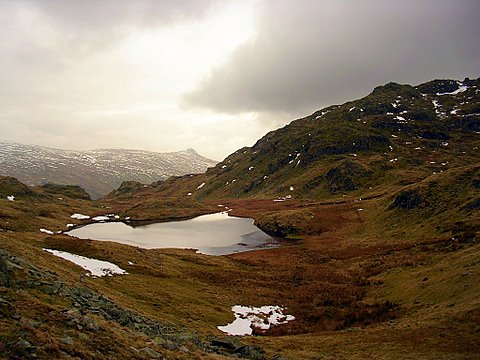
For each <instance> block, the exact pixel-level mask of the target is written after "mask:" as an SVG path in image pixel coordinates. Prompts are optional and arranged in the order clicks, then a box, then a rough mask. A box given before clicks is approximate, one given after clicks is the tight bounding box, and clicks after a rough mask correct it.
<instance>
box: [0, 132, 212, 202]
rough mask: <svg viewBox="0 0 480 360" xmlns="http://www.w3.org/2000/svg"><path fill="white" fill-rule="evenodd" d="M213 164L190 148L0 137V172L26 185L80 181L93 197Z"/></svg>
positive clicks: (73, 183) (74, 183)
mask: <svg viewBox="0 0 480 360" xmlns="http://www.w3.org/2000/svg"><path fill="white" fill-rule="evenodd" d="M215 164H216V162H215V161H213V160H210V159H207V158H205V157H203V156H201V155H199V154H197V153H196V152H195V150H193V149H188V150H185V151H178V152H171V153H155V152H149V151H141V150H123V149H106V150H104V149H101V150H91V151H72V150H60V149H52V148H47V147H42V146H36V145H24V144H19V143H15V142H9V141H1V140H0V175H5V176H13V177H16V178H17V179H18V180H20V181H22V182H24V183H26V184H28V185H41V184H45V183H49V182H50V183H58V184H68V185H80V186H81V187H83V188H84V189H85V190H87V192H89V193H90V195H92V196H93V197H99V196H101V195H105V194H107V193H108V192H110V191H111V190H113V189H116V188H118V186H120V184H121V183H122V182H123V181H128V180H134V181H139V182H142V183H151V182H154V181H158V180H164V179H166V178H168V177H170V176H172V175H185V174H190V173H202V172H204V171H205V170H206V169H207V168H208V167H211V166H214V165H215Z"/></svg>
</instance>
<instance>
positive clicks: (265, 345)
mask: <svg viewBox="0 0 480 360" xmlns="http://www.w3.org/2000/svg"><path fill="white" fill-rule="evenodd" d="M478 86H479V80H464V81H453V80H436V81H432V82H428V83H425V84H421V85H418V86H410V85H399V84H393V83H391V84H387V85H384V86H380V87H377V88H376V89H374V91H373V92H372V93H371V94H369V95H368V96H366V97H365V98H362V99H359V100H355V101H352V102H348V103H346V104H343V105H336V106H331V107H328V108H326V109H322V110H319V111H317V112H315V113H314V114H312V115H310V116H307V117H305V118H302V119H298V120H295V121H292V122H291V123H290V124H289V125H287V126H285V127H283V128H282V129H278V130H276V131H272V132H270V133H268V134H267V135H265V136H264V137H263V138H262V139H260V140H259V141H258V142H257V143H256V144H255V145H254V146H253V147H251V148H243V149H241V150H239V151H237V152H235V153H234V154H232V155H230V156H229V157H227V158H226V159H225V160H224V161H222V162H221V163H219V164H218V165H216V166H215V167H214V168H211V169H209V170H208V171H207V172H206V173H204V174H196V175H192V174H190V175H183V176H178V177H171V178H169V179H167V180H165V181H163V180H161V181H155V182H152V183H150V184H148V185H145V184H142V183H140V182H135V181H125V182H123V183H122V184H121V186H120V187H119V188H118V189H116V190H114V191H112V192H111V193H110V194H108V195H107V196H106V197H104V198H102V199H99V200H90V199H89V198H88V196H86V195H87V194H85V192H84V191H83V190H82V189H81V188H78V187H75V186H64V185H47V186H35V187H29V186H26V185H25V184H22V183H21V182H19V181H18V180H16V179H14V178H12V177H0V241H1V244H2V248H1V249H0V314H1V315H2V316H1V317H0V357H1V356H5V357H6V358H12V359H23V358H40V359H49V358H66V359H68V358H89V359H116V358H119V357H121V358H132V359H152V358H154V359H163V358H165V359H228V358H244V359H259V360H267V359H272V360H273V359H275V360H280V359H299V358H301V359H319V358H322V359H323V358H324V359H339V358H342V359H365V358H372V359H432V360H433V359H478V354H479V353H480V344H479V342H478V334H479V331H480V300H479V298H478V294H479V292H480V261H479V259H480V242H479V239H480V160H479V157H478V146H479V145H480V134H479V132H480V128H479V126H480V119H479V114H480V101H479V94H478V92H479V88H478ZM219 206H220V207H221V208H222V209H224V208H225V207H228V208H229V209H230V214H231V215H236V216H241V217H251V218H254V220H255V222H256V224H258V226H259V227H261V228H262V229H263V230H265V231H266V232H268V233H270V234H272V235H274V236H276V237H277V239H278V241H280V243H281V244H282V245H281V246H280V247H278V248H270V249H265V250H262V251H250V252H243V253H236V254H231V255H227V256H208V255H201V254H196V253H195V252H193V251H191V250H181V249H150V250H147V249H143V248H140V247H133V246H127V245H122V244H119V243H115V242H102V241H96V240H80V239H76V238H72V237H70V236H67V235H65V234H63V233H61V232H62V231H65V230H67V229H68V228H69V226H67V224H69V223H72V222H74V223H75V224H78V225H82V224H88V223H91V222H93V221H94V220H93V219H92V218H93V217H94V216H99V215H100V216H102V215H106V214H110V215H109V219H111V220H113V219H129V220H128V221H134V220H147V221H168V220H173V219H175V220H179V219H184V218H189V217H193V216H196V215H200V214H205V213H211V212H216V211H218V210H219V208H220V207H219ZM73 214H76V215H78V214H87V215H88V218H87V217H83V218H81V217H80V218H79V217H78V216H74V219H73V218H72V215H73ZM114 221H115V220H114ZM125 221H126V220H125ZM45 248H46V249H50V250H49V251H66V252H69V253H71V254H76V255H81V256H85V257H88V258H92V259H99V260H102V261H108V262H110V263H112V264H115V265H117V266H119V267H120V268H121V270H125V271H126V272H127V273H123V274H122V275H114V276H105V277H93V276H87V277H85V271H84V270H83V269H82V268H81V267H79V266H77V265H75V264H73V263H72V262H70V261H66V260H63V259H61V258H59V257H58V256H53V255H52V254H51V253H50V252H46V251H44V250H43V249H45ZM234 305H244V306H256V307H261V306H265V305H280V306H282V307H285V308H286V309H287V310H288V314H292V315H293V316H294V317H295V320H294V321H291V322H289V323H287V324H284V325H280V326H274V327H272V328H270V329H269V330H262V329H261V328H260V327H255V328H254V331H253V334H254V336H242V337H232V336H225V335H224V334H223V333H222V332H220V330H219V329H218V328H217V326H218V325H224V324H227V323H229V322H231V321H232V320H233V314H232V311H231V310H232V306H234Z"/></svg>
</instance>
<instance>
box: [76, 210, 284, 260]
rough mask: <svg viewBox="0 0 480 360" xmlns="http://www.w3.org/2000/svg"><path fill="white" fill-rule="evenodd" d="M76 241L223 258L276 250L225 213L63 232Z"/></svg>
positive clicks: (264, 236) (270, 240)
mask: <svg viewBox="0 0 480 360" xmlns="http://www.w3.org/2000/svg"><path fill="white" fill-rule="evenodd" d="M67 234H68V235H71V236H75V237H77V238H80V239H92V240H102V241H114V242H118V243H122V244H126V245H132V246H138V247H141V248H144V249H158V248H181V249H197V252H198V253H201V254H207V255H227V254H233V253H236V252H243V251H251V250H258V249H264V248H269V247H275V246H278V244H277V242H276V241H275V239H273V238H272V237H270V236H269V235H267V234H266V233H264V232H263V231H261V230H260V229H259V228H257V227H256V226H255V225H253V220H252V219H245V218H237V217H232V216H228V214H226V213H218V214H210V215H204V216H199V217H196V218H194V219H190V220H182V221H170V222H165V223H155V224H149V225H144V226H135V227H132V226H129V225H127V224H124V223H122V222H106V223H96V224H90V225H86V226H83V227H79V228H76V229H73V230H71V231H69V232H67Z"/></svg>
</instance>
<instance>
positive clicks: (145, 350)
mask: <svg viewBox="0 0 480 360" xmlns="http://www.w3.org/2000/svg"><path fill="white" fill-rule="evenodd" d="M140 351H141V352H143V353H144V354H146V355H147V356H150V357H151V358H152V359H163V356H162V354H160V353H159V352H156V351H155V350H152V349H150V348H149V347H144V348H143V349H141V350H140Z"/></svg>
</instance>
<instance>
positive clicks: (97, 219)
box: [92, 216, 109, 221]
mask: <svg viewBox="0 0 480 360" xmlns="http://www.w3.org/2000/svg"><path fill="white" fill-rule="evenodd" d="M108 219H109V217H108V216H95V217H94V218H92V220H93V221H107V220H108Z"/></svg>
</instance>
